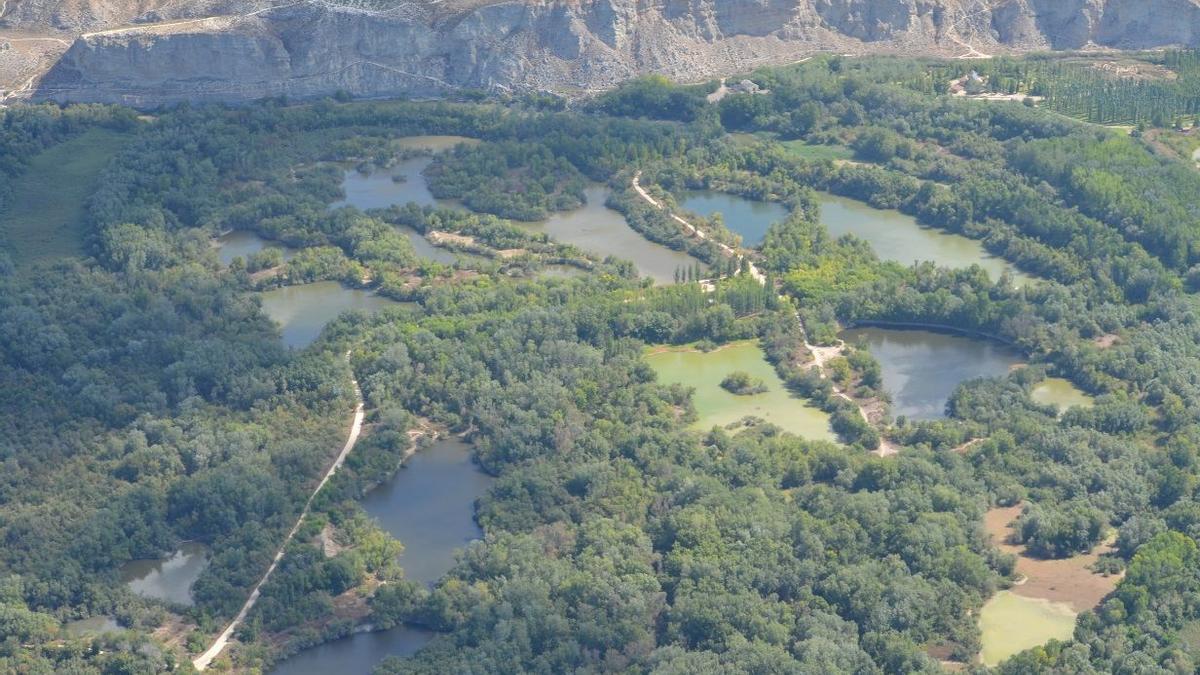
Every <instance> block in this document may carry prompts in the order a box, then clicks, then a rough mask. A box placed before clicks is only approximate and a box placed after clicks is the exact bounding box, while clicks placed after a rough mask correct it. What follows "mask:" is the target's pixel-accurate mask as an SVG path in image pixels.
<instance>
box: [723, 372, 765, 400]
mask: <svg viewBox="0 0 1200 675" xmlns="http://www.w3.org/2000/svg"><path fill="white" fill-rule="evenodd" d="M721 388H722V389H724V390H725V391H728V392H729V393H731V394H736V395H738V396H753V395H754V394H762V393H764V392H766V391H767V385H766V383H764V382H763V381H762V379H760V378H757V377H751V376H750V373H747V372H746V371H744V370H735V371H733V372H732V373H730V374H728V375H726V376H725V379H723V380H721Z"/></svg>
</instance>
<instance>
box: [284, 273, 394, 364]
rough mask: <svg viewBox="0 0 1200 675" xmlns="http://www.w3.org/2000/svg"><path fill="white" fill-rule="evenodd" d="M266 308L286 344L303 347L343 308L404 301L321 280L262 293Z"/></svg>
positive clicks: (372, 308) (378, 307)
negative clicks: (277, 325)
mask: <svg viewBox="0 0 1200 675" xmlns="http://www.w3.org/2000/svg"><path fill="white" fill-rule="evenodd" d="M261 299H262V306H263V311H264V312H266V313H267V316H269V317H271V319H272V320H274V321H275V323H277V324H279V328H280V331H281V332H282V333H283V344H285V345H287V346H288V347H293V348H296V349H303V348H305V347H307V346H308V345H310V344H312V343H313V341H315V340H316V339H317V336H319V335H320V334H321V330H322V329H323V328H325V324H327V323H329V322H330V321H332V320H334V319H336V318H337V317H338V315H340V314H341V313H342V312H344V311H347V310H351V309H357V310H362V311H364V312H367V313H372V314H373V313H375V312H378V311H380V310H382V309H385V308H387V307H396V306H399V305H403V304H405V303H399V302H396V301H395V300H391V299H389V298H385V297H383V296H381V295H376V294H375V293H372V292H370V291H364V290H362V289H358V288H346V287H345V286H343V285H341V284H339V283H338V282H336V281H318V282H316V283H312V284H301V285H299V286H284V287H283V288H276V289H274V290H270V291H266V292H265V293H262V295H261Z"/></svg>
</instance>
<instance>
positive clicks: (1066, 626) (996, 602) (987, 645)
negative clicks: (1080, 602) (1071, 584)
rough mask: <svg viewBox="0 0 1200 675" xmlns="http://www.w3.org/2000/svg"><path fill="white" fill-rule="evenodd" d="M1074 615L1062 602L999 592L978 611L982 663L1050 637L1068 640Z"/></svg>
mask: <svg viewBox="0 0 1200 675" xmlns="http://www.w3.org/2000/svg"><path fill="white" fill-rule="evenodd" d="M1075 617H1076V614H1075V611H1074V610H1072V609H1071V607H1070V606H1069V605H1066V604H1064V603H1060V602H1050V601H1049V600H1041V599H1037V598H1026V597H1024V596H1020V595H1017V594H1016V593H1013V592H1012V591H1000V592H999V593H997V594H996V595H994V596H992V598H991V599H990V600H988V601H987V603H986V604H984V606H983V609H981V610H980V612H979V629H980V631H981V633H982V636H981V638H982V643H983V649H982V654H981V657H982V660H983V663H984V664H985V665H988V666H995V665H996V664H998V663H1000V662H1001V661H1003V660H1004V659H1007V658H1008V657H1010V656H1012V655H1014V654H1017V653H1019V652H1023V651H1025V650H1026V649H1030V648H1032V647H1037V646H1038V645H1044V644H1046V643H1047V642H1049V641H1050V640H1069V639H1071V636H1072V634H1073V633H1074V632H1075Z"/></svg>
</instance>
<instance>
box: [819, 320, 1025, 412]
mask: <svg viewBox="0 0 1200 675" xmlns="http://www.w3.org/2000/svg"><path fill="white" fill-rule="evenodd" d="M841 337H842V339H843V340H845V341H846V342H848V343H851V344H855V343H858V342H864V343H866V345H867V347H868V348H869V349H870V350H871V354H872V355H873V356H874V357H875V359H876V360H877V361H879V365H880V366H881V367H882V370H883V386H884V389H886V390H887V391H888V393H890V394H891V395H892V413H893V414H894V415H896V416H897V417H899V416H900V415H904V416H905V417H908V418H909V419H914V420H930V419H938V418H941V417H945V416H946V401H948V400H949V399H950V395H951V394H952V393H954V389H955V387H957V386H958V385H959V383H960V382H962V381H964V380H970V379H973V378H977V377H1003V376H1004V375H1006V374H1007V373H1008V371H1009V370H1011V369H1012V368H1013V366H1016V365H1018V364H1020V363H1021V356H1020V354H1018V353H1017V352H1016V351H1015V350H1013V349H1011V348H1009V347H1006V346H1004V345H1002V344H1000V343H998V342H993V341H991V340H984V339H977V338H968V337H963V336H961V335H951V334H949V333H934V332H931V331H927V330H908V329H903V330H901V329H893V328H855V329H853V330H847V331H843V332H842V335H841Z"/></svg>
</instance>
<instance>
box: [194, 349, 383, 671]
mask: <svg viewBox="0 0 1200 675" xmlns="http://www.w3.org/2000/svg"><path fill="white" fill-rule="evenodd" d="M346 360H347V361H349V360H350V352H346ZM350 381H351V383H353V385H354V399H355V401H356V405H355V407H354V419H353V421H352V422H351V423H350V435H349V437H347V438H346V444H345V445H344V446H342V451H341V452H340V453H338V456H337V458H336V459H334V460H333V464H332V465H330V467H329V470H328V471H326V472H325V476H324V477H323V478H321V482H320V483H317V487H316V488H315V489H314V490H313V491H312V494H311V495H309V496H308V501H307V502H305V503H304V510H302V511H301V512H300V517H299V518H297V519H296V524H295V525H293V526H292V530H291V532H288V535H287V536H286V537H284V539H283V543H282V544H280V545H279V550H278V551H276V552H275V558H274V559H273V560H272V561H271V565H270V566H269V567H267V571H266V572H265V573H263V575H262V578H261V579H259V580H258V583H257V584H255V585H254V590H253V591H250V597H248V598H246V604H244V605H242V609H241V611H239V612H238V613H237V616H235V617H233V621H231V622H230V623H229V625H228V626H226V627H225V630H223V631H221V634H220V635H218V636H217V639H216V641H215V642H213V644H212V646H211V647H209V648H208V649H207V650H205V652H204V653H203V654H201V655H200V656H197V657H196V658H195V659H194V660H193V661H192V665H193V666H195V668H196V670H204V669H205V668H208V666H209V664H211V663H212V661H213V659H215V658H217V657H218V656H220V655H221V652H222V651H224V650H225V647H226V646H228V644H229V640H230V638H232V637H233V631H234V630H236V629H237V627H238V626H239V625H241V623H242V622H243V621H245V620H246V616H247V615H248V614H249V613H250V610H252V609H254V605H255V603H257V602H258V597H259V593H260V592H261V591H262V587H263V584H265V583H267V579H269V578H270V577H271V573H272V572H274V571H275V568H276V567H277V566H278V565H279V561H280V560H282V559H283V554H284V551H286V550H287V545H288V544H289V543H291V541H292V537H295V536H296V531H297V530H299V529H300V525H301V524H302V523H303V522H304V518H305V516H307V515H308V510H309V508H311V507H312V503H313V499H315V498H316V496H317V493H318V492H320V491H321V488H323V487H325V484H326V483H328V482H329V479H330V478H332V477H333V474H335V473H337V470H338V469H340V468H341V467H342V463H344V462H345V461H346V456H347V455H349V454H350V451H351V450H353V449H354V444H355V443H357V442H358V435H359V434H360V433H361V432H362V424H363V418H364V417H365V414H364V412H363V397H362V389H360V388H359V386H358V380H356V379H354V376H353V375H351V379H350Z"/></svg>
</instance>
